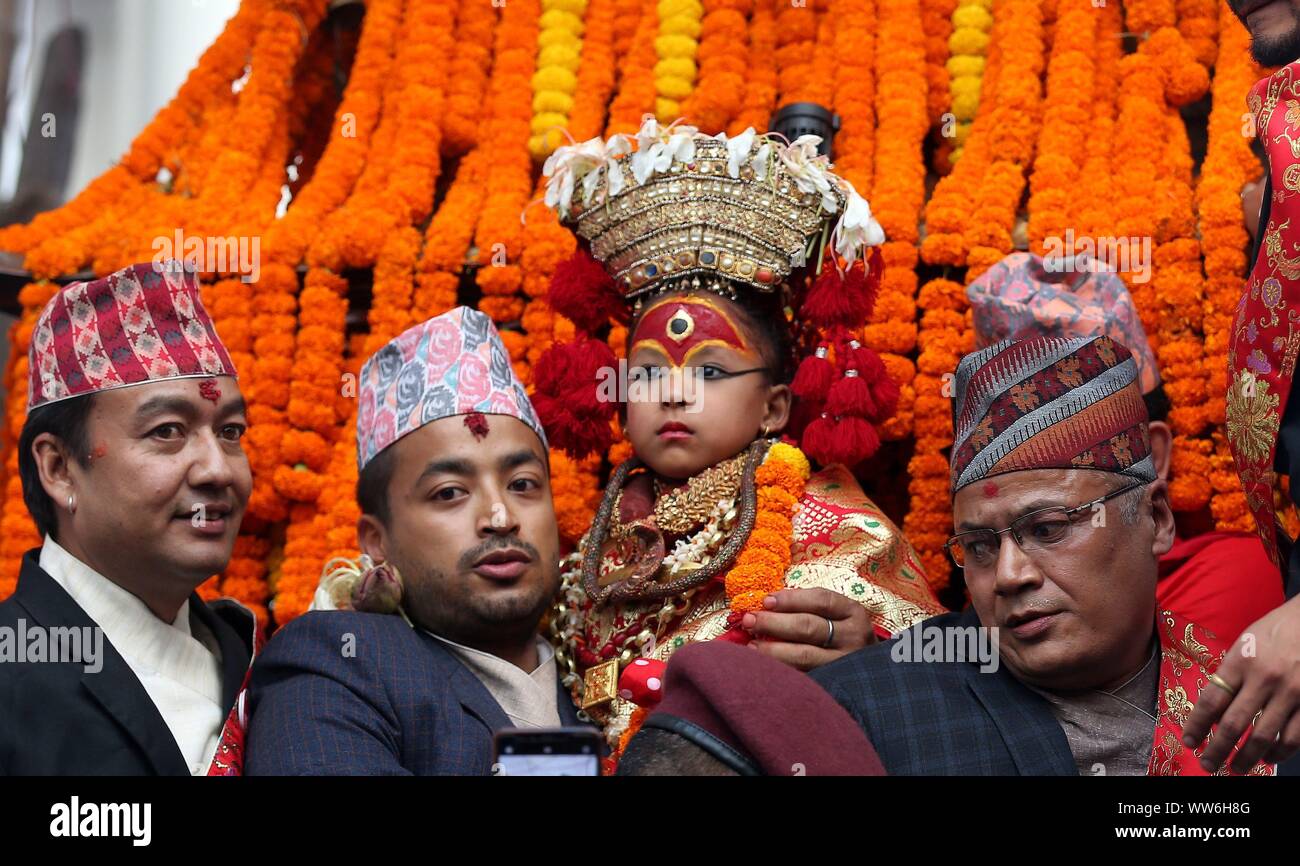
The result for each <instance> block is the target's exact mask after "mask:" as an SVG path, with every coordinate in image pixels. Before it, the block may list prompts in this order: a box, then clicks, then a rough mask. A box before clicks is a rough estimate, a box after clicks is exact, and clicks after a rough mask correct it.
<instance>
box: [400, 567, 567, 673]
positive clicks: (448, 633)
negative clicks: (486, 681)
mask: <svg viewBox="0 0 1300 866" xmlns="http://www.w3.org/2000/svg"><path fill="white" fill-rule="evenodd" d="M498 546H499V545H498ZM544 565H546V566H549V567H550V568H552V569H554V574H548V575H547V577H548V579H547V580H543V581H541V582H539V583H538V585H537V587H536V591H535V593H530V594H528V595H522V594H511V595H510V596H508V597H506V598H499V597H494V596H493V595H481V594H474V593H470V594H469V595H468V596H466V597H462V598H458V599H455V600H452V599H449V598H448V590H449V589H450V583H451V581H454V580H459V579H461V578H460V577H459V574H458V575H457V576H454V577H449V576H448V575H447V574H445V573H444V572H442V571H439V570H438V569H436V568H432V567H430V568H429V569H428V570H420V569H418V568H415V567H414V566H412V567H411V571H410V572H409V573H408V572H407V571H406V570H405V569H404V570H403V571H402V583H403V595H404V597H405V604H404V607H405V608H406V611H407V614H408V615H409V616H410V617H411V619H412V621H414V622H415V624H416V625H418V626H420V627H421V628H425V629H428V630H429V631H431V632H433V633H434V634H436V635H438V636H440V637H445V638H447V639H448V640H451V641H455V642H456V643H459V644H464V645H466V646H472V647H475V648H478V647H480V646H482V645H501V644H509V643H512V642H514V641H523V640H527V638H528V636H529V635H530V634H534V633H536V631H537V626H538V623H539V622H540V621H541V618H542V614H543V613H544V612H545V611H546V608H547V607H548V606H549V605H550V603H551V600H552V598H553V597H554V595H555V592H556V591H557V590H558V588H559V563H544Z"/></svg>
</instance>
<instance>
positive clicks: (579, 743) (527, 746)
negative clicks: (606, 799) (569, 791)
mask: <svg viewBox="0 0 1300 866" xmlns="http://www.w3.org/2000/svg"><path fill="white" fill-rule="evenodd" d="M493 739H494V741H495V749H496V759H495V761H494V762H493V765H492V774H493V775H495V776H599V775H600V745H601V743H600V735H599V734H598V733H596V732H595V731H593V730H591V729H590V728H535V729H519V728H506V729H505V730H501V731H498V732H497V734H496V736H495V737H494V738H493Z"/></svg>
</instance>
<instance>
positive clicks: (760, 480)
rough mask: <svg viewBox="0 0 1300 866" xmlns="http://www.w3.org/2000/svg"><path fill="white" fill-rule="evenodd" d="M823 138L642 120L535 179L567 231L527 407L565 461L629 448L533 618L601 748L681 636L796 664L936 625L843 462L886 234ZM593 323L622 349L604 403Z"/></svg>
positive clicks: (864, 436) (885, 398)
mask: <svg viewBox="0 0 1300 866" xmlns="http://www.w3.org/2000/svg"><path fill="white" fill-rule="evenodd" d="M819 141H820V139H818V138H816V137H815V136H804V137H802V138H799V139H797V140H796V141H794V142H793V143H789V144H787V143H785V142H784V141H783V140H781V139H780V138H779V137H778V136H775V135H772V134H769V135H764V136H757V135H755V134H754V132H753V130H747V131H746V132H745V133H743V134H742V135H739V136H735V137H731V138H728V137H727V136H725V135H718V136H705V135H703V134H700V133H699V132H697V131H696V130H695V129H693V128H691V127H685V126H678V125H674V126H672V127H669V128H667V129H661V128H660V127H659V126H658V125H657V124H656V122H655V121H654V119H653V118H649V117H648V118H647V119H646V122H645V124H644V125H643V127H642V129H641V131H640V132H639V133H638V135H637V136H636V138H635V140H633V139H632V138H629V137H627V136H614V137H613V138H611V139H609V140H608V141H601V140H599V139H595V140H592V141H588V142H584V143H581V144H576V145H572V146H569V147H562V148H560V149H558V150H557V151H556V152H555V153H554V154H553V155H552V156H551V158H550V160H548V162H547V164H546V167H545V170H544V172H545V174H546V175H547V176H548V178H549V181H548V188H547V193H546V203H547V204H548V205H550V206H552V207H554V208H555V209H556V210H557V212H558V214H559V216H560V218H561V219H562V220H563V221H564V222H566V223H567V224H569V225H571V226H573V227H574V228H575V230H576V231H577V234H578V236H579V238H580V244H579V246H580V249H579V252H578V254H577V255H576V256H575V257H574V259H573V260H571V261H570V262H568V263H566V264H565V265H563V266H562V267H560V268H559V269H558V270H557V272H556V274H555V278H554V281H553V283H552V286H551V290H550V294H549V300H550V302H551V305H552V307H553V308H554V309H555V310H556V311H557V312H560V313H562V314H564V315H565V316H567V317H569V318H570V319H572V320H573V321H574V323H575V325H576V326H577V328H578V331H579V334H580V336H579V337H578V338H577V339H576V340H575V341H573V342H572V343H569V344H563V345H557V346H555V347H553V348H552V349H551V350H550V351H548V353H547V354H546V355H544V356H543V357H542V359H541V360H540V361H539V363H538V365H537V368H536V370H535V382H536V391H535V393H534V395H533V401H534V405H535V406H536V408H537V411H538V414H539V415H540V417H541V419H542V422H543V424H544V425H545V427H546V430H547V433H548V435H549V436H550V437H551V441H552V444H554V445H556V446H558V447H561V448H563V449H564V450H566V451H567V452H569V453H570V454H573V455H575V456H583V455H587V454H591V453H600V454H603V453H607V452H608V449H609V447H610V445H611V444H612V436H613V428H612V425H611V421H612V419H613V417H614V415H615V413H618V414H619V415H621V421H622V424H623V431H624V435H625V438H626V439H627V440H628V441H629V442H630V443H631V445H632V449H633V452H634V456H633V457H632V458H631V459H630V460H628V461H626V462H624V463H623V464H622V465H620V466H618V467H617V468H616V469H615V470H614V472H613V474H612V476H611V478H610V480H609V484H608V487H607V489H606V490H605V493H604V497H603V499H602V501H601V504H600V507H599V509H598V510H597V513H596V517H595V520H594V522H593V524H592V526H591V529H590V530H589V531H588V532H587V534H586V535H585V536H584V538H583V539H582V542H581V543H580V545H579V547H578V549H577V550H576V551H575V552H574V554H572V555H571V556H570V557H569V558H568V559H567V560H566V562H565V574H564V578H563V588H562V598H561V600H560V602H559V605H558V607H557V610H556V611H555V615H554V616H553V617H552V630H553V637H554V640H555V643H556V652H557V655H558V658H559V661H560V663H561V667H562V670H566V671H567V673H568V676H567V678H566V684H568V685H570V686H571V688H572V689H573V692H574V697H575V700H577V702H578V703H579V705H580V706H581V707H582V708H583V710H584V711H585V712H586V713H587V714H588V715H590V716H591V717H592V718H593V719H594V720H595V721H597V722H598V723H600V724H601V725H603V726H604V729H605V733H606V736H607V737H608V739H609V742H610V745H611V747H612V748H613V750H614V754H615V755H617V754H618V752H619V751H620V749H621V746H622V744H623V743H625V742H626V740H627V738H628V737H629V736H630V735H631V734H632V733H633V732H634V731H635V729H636V727H637V726H638V725H639V722H640V718H641V717H642V716H643V715H644V713H645V711H646V709H648V708H649V707H652V706H653V705H654V704H655V703H656V702H657V701H658V700H659V697H660V687H661V682H662V678H663V677H662V674H663V670H664V667H665V664H666V661H667V659H668V658H669V657H670V656H671V655H672V653H673V652H674V651H675V650H677V649H678V648H679V647H681V646H683V645H685V644H686V643H689V642H691V641H696V640H714V639H721V640H730V641H734V642H737V643H747V644H749V645H751V646H753V647H754V648H756V649H757V650H758V651H759V652H765V653H768V654H770V655H772V656H773V657H775V658H778V659H780V660H782V661H785V662H787V663H789V664H791V665H794V666H797V667H800V668H803V669H808V668H812V667H816V666H818V665H821V664H824V663H826V662H828V661H831V660H833V659H835V658H838V657H839V656H841V655H844V654H846V653H848V652H851V651H853V650H855V649H858V648H860V647H862V646H864V645H866V644H867V643H869V642H871V641H873V640H875V639H876V637H877V636H878V635H887V634H890V633H893V632H896V631H898V630H900V629H902V628H905V627H907V626H908V625H910V624H912V623H913V622H916V621H918V620H920V619H923V618H925V617H928V616H931V615H934V614H936V613H940V612H942V611H943V608H942V606H941V605H940V604H939V603H938V602H937V600H936V599H935V597H934V595H933V594H932V593H931V591H930V589H929V587H928V584H927V583H926V580H925V575H924V574H923V572H922V570H921V566H920V562H919V560H918V558H917V556H916V553H915V551H914V550H913V549H912V547H911V545H909V544H908V543H907V541H906V540H905V539H904V538H903V537H902V534H901V533H900V532H899V531H898V529H897V528H896V527H895V526H894V525H893V524H892V523H891V522H890V521H889V519H888V518H886V517H885V515H884V514H883V513H882V512H881V511H880V510H879V509H878V508H877V507H876V506H875V505H874V504H873V503H872V502H871V501H870V500H869V499H867V497H866V496H865V495H864V494H863V492H862V490H861V489H860V488H859V487H858V485H857V483H856V482H855V480H854V478H853V476H852V474H851V473H850V472H849V471H848V469H846V468H845V467H846V466H853V465H855V464H857V463H860V462H861V461H862V460H864V459H866V458H867V457H869V456H871V454H872V453H874V452H875V450H876V449H877V448H878V446H879V440H878V438H877V436H876V433H875V429H874V426H873V425H874V424H877V423H880V422H882V421H884V420H885V419H887V418H888V417H889V416H890V415H891V414H892V413H893V411H894V408H895V405H896V403H897V399H898V388H897V385H896V384H895V383H893V382H892V381H891V380H890V379H889V377H888V375H887V374H886V372H885V370H884V366H883V364H882V363H881V361H880V358H879V357H878V356H877V355H876V353H875V352H873V351H872V350H870V349H868V348H866V347H864V346H862V345H860V344H859V343H858V342H857V341H856V340H854V339H853V334H854V332H855V331H856V330H857V329H860V328H861V326H862V325H863V324H865V321H866V318H867V316H868V315H869V313H870V309H871V302H872V296H873V293H874V290H875V286H876V285H877V284H878V282H879V277H880V273H879V271H880V264H879V255H878V253H876V252H875V251H874V250H873V249H871V248H872V247H874V246H876V245H878V244H880V243H881V242H883V240H884V235H883V232H881V230H880V227H879V225H878V224H877V223H876V222H875V221H874V219H872V217H871V213H870V209H869V207H868V206H867V203H866V201H865V200H863V199H862V198H861V197H860V196H858V195H857V193H856V192H854V190H853V188H852V186H851V185H849V184H848V183H847V182H846V181H844V180H843V179H841V178H839V177H837V176H835V175H834V174H833V173H831V171H830V165H829V163H828V161H827V159H826V158H825V157H824V156H818V155H817V144H818V143H819ZM832 225H833V226H834V228H833V230H832ZM869 251H870V255H868V252H869ZM611 320H615V321H619V322H625V323H627V324H628V326H629V333H630V338H629V340H628V345H627V359H626V368H625V369H626V377H627V380H628V381H627V382H626V391H625V393H626V396H627V399H626V401H625V402H622V403H619V402H615V401H614V400H611V399H609V397H610V393H611V390H612V389H610V388H608V387H607V384H608V381H607V380H608V377H610V376H611V375H612V374H613V373H614V371H618V370H619V369H620V367H619V364H618V362H617V361H616V359H615V358H614V356H613V353H612V352H611V351H610V349H609V347H608V345H607V344H606V343H605V342H604V341H603V339H601V336H602V332H603V331H605V329H606V328H607V327H608V325H609V323H610V321H611ZM798 356H803V360H802V361H801V362H800V363H799V364H798V365H797V370H796V365H795V358H796V357H798ZM602 382H604V383H605V385H602ZM814 463H816V464H818V465H820V466H821V467H822V468H821V469H820V470H817V471H814V469H813V464H814Z"/></svg>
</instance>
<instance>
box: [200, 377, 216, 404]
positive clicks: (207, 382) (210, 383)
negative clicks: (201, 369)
mask: <svg viewBox="0 0 1300 866" xmlns="http://www.w3.org/2000/svg"><path fill="white" fill-rule="evenodd" d="M199 396H200V397H202V398H203V399H204V400H211V401H212V402H213V403H215V402H217V401H218V400H220V399H221V387H220V386H219V385H217V380H216V379H204V380H203V381H202V382H200V383H199Z"/></svg>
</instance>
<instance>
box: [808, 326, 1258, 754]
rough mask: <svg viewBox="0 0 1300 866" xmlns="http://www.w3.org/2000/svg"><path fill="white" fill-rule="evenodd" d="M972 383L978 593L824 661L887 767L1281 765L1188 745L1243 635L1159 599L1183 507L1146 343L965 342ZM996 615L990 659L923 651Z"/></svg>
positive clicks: (957, 441) (971, 511) (961, 398)
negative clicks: (1138, 350)
mask: <svg viewBox="0 0 1300 866" xmlns="http://www.w3.org/2000/svg"><path fill="white" fill-rule="evenodd" d="M954 384H955V393H954V396H953V446H952V455H951V472H950V478H951V484H952V489H953V523H954V526H955V529H956V535H954V536H953V537H952V538H950V539H949V540H948V543H947V545H946V546H947V549H948V552H949V554H950V555H951V557H952V559H953V561H954V562H955V563H956V564H957V565H958V567H960V568H962V569H963V570H964V572H965V578H966V586H967V588H968V589H969V591H970V597H971V608H970V609H969V610H967V611H965V612H963V613H953V614H945V615H942V616H939V617H935V618H933V619H930V620H927V621H926V622H924V623H922V624H920V625H918V626H914V627H913V629H912V630H911V631H909V632H905V633H904V634H903V635H902V636H901V637H899V638H898V639H897V640H894V641H890V642H889V643H885V644H880V645H878V646H874V647H867V648H866V649H864V650H861V651H859V652H857V653H855V654H853V655H851V656H849V657H848V658H845V659H842V660H840V661H838V662H833V663H831V664H829V665H826V666H825V667H822V668H819V669H818V670H816V671H813V673H812V676H813V678H814V679H816V680H817V681H818V682H820V683H821V684H822V685H823V686H824V687H825V688H826V689H827V690H828V691H830V693H831V694H832V695H833V696H834V697H836V698H837V699H838V700H839V701H840V703H841V704H842V705H843V706H844V707H845V708H846V709H847V710H848V711H849V712H850V713H851V714H852V715H853V716H854V717H855V718H857V720H858V722H859V724H861V725H862V728H863V730H864V731H865V732H866V734H867V737H868V739H870V740H871V742H872V745H873V746H874V747H875V749H876V751H877V753H878V754H879V756H880V759H881V761H882V762H883V763H884V765H885V769H886V770H887V771H888V772H889V773H891V774H902V775H1110V776H1129V775H1158V776H1171V775H1178V776H1186V775H1205V774H1206V773H1207V772H1209V771H1214V772H1218V773H1221V772H1232V773H1250V774H1252V775H1271V774H1273V773H1274V772H1275V767H1274V766H1273V764H1272V763H1265V762H1254V761H1250V760H1249V759H1248V756H1246V753H1245V750H1244V749H1242V750H1240V751H1239V750H1238V749H1237V747H1236V743H1235V742H1229V743H1228V744H1227V748H1226V749H1224V753H1225V754H1226V755H1227V756H1228V757H1229V758H1230V759H1231V760H1230V763H1229V765H1228V767H1227V768H1226V769H1224V768H1221V767H1220V764H1219V763H1215V764H1214V765H1213V766H1212V767H1209V768H1207V767H1205V766H1203V764H1204V755H1205V752H1206V750H1207V748H1208V747H1206V746H1201V745H1197V746H1194V747H1193V746H1188V745H1186V744H1185V740H1184V734H1185V729H1186V725H1187V722H1188V719H1189V717H1190V715H1191V713H1192V702H1193V700H1194V699H1195V696H1196V694H1197V693H1198V691H1200V690H1201V689H1202V688H1205V687H1207V685H1208V686H1209V687H1210V688H1215V687H1216V686H1215V685H1212V684H1217V683H1218V681H1219V679H1220V678H1221V674H1220V673H1219V671H1220V670H1221V664H1222V660H1223V657H1224V652H1225V650H1226V649H1227V647H1226V645H1225V644H1224V643H1222V642H1220V641H1219V640H1218V639H1217V638H1215V637H1214V636H1213V635H1212V634H1211V633H1210V632H1208V631H1206V630H1205V629H1203V628H1201V627H1199V626H1198V625H1196V624H1195V623H1192V622H1190V621H1188V620H1187V619H1186V618H1184V617H1183V616H1181V615H1179V614H1178V613H1177V612H1174V611H1168V610H1161V609H1159V607H1158V605H1157V603H1156V578H1157V574H1158V565H1157V560H1158V558H1159V557H1160V556H1161V555H1162V554H1164V553H1165V552H1167V551H1168V550H1169V548H1170V547H1171V545H1172V544H1173V540H1174V518H1173V511H1172V510H1171V508H1170V506H1169V493H1168V485H1167V483H1166V482H1165V481H1164V480H1163V479H1162V478H1160V477H1159V475H1158V473H1157V471H1156V467H1155V464H1154V462H1153V460H1152V453H1151V446H1150V442H1151V440H1150V434H1149V431H1148V427H1147V412H1146V406H1145V404H1144V403H1143V400H1142V393H1141V390H1140V388H1139V387H1138V376H1137V366H1136V364H1135V363H1134V360H1133V357H1132V355H1131V353H1130V352H1129V351H1128V349H1127V348H1125V347H1124V346H1122V345H1121V344H1119V343H1117V342H1115V341H1114V340H1112V339H1111V338H1110V337H1107V336H1090V337H1069V338H1059V337H1042V336H1040V337H1034V338H1031V339H1028V340H1008V341H1005V342H1002V343H997V344H995V345H993V346H990V347H989V348H987V349H983V350H981V351H979V352H975V353H973V354H970V355H967V356H966V357H965V358H963V359H962V362H961V364H960V365H959V366H958V368H957V375H956V379H955V383H954ZM984 630H991V631H992V632H993V637H994V647H995V652H994V653H992V654H991V657H985V656H986V654H985V653H983V652H980V653H976V655H978V656H979V658H961V654H956V653H952V652H941V653H938V654H932V653H929V652H926V651H924V650H923V649H920V648H918V647H920V646H922V645H924V644H926V643H934V642H935V641H940V642H942V645H943V646H951V645H953V641H954V640H957V639H960V640H961V641H962V644H963V645H967V644H968V643H969V638H970V637H971V636H974V635H978V634H980V632H982V631H984ZM980 646H981V647H986V646H987V642H986V641H981V642H980ZM967 655H970V654H969V653H967ZM936 656H937V657H938V659H939V660H931V659H934V658H935V657H936ZM1217 737H1218V732H1217V731H1216V732H1215V733H1213V734H1211V737H1210V745H1213V744H1214V743H1215V742H1216V740H1217Z"/></svg>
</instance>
